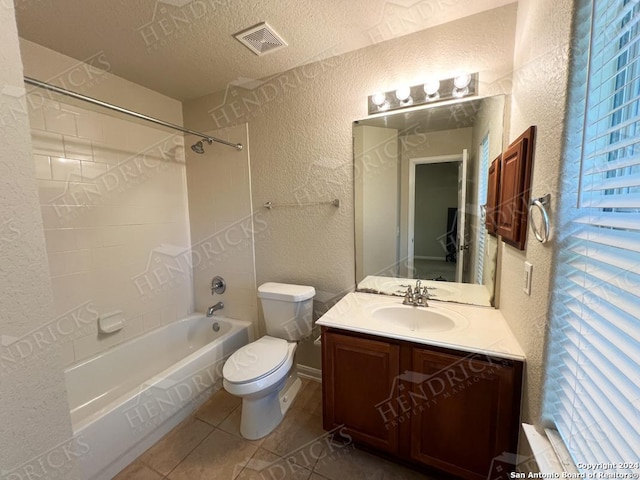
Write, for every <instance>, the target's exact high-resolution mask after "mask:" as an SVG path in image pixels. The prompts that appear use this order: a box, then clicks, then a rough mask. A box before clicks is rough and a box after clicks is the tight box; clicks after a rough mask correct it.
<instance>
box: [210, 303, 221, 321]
mask: <svg viewBox="0 0 640 480" xmlns="http://www.w3.org/2000/svg"><path fill="white" fill-rule="evenodd" d="M223 308H224V303H222V302H218V303H216V304H215V305H211V306H210V307H209V308H208V309H207V317H211V316H213V312H215V311H216V310H222V309H223Z"/></svg>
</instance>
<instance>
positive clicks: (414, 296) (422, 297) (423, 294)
mask: <svg viewBox="0 0 640 480" xmlns="http://www.w3.org/2000/svg"><path fill="white" fill-rule="evenodd" d="M421 283H422V282H420V280H418V281H417V282H416V286H415V288H414V289H412V288H411V287H410V286H409V287H407V293H405V295H404V300H403V301H402V304H403V305H412V306H414V307H428V306H429V303H428V300H429V292H428V291H427V287H424V288H420V285H421Z"/></svg>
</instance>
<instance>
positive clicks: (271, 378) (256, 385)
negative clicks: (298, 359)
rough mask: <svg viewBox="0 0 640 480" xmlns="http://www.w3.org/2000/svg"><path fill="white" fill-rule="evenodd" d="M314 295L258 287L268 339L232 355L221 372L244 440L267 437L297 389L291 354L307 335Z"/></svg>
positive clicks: (302, 289) (278, 286)
mask: <svg viewBox="0 0 640 480" xmlns="http://www.w3.org/2000/svg"><path fill="white" fill-rule="evenodd" d="M315 294H316V291H315V289H314V288H313V287H309V286H304V285H289V284H286V283H274V282H268V283H265V284H263V285H260V287H258V297H259V298H260V302H261V303H262V310H263V312H264V321H265V325H266V331H267V334H266V335H265V336H264V337H262V338H260V339H258V340H256V341H255V342H251V343H250V344H248V345H245V346H244V347H242V348H240V349H239V350H237V351H236V352H235V353H233V354H232V355H231V356H230V357H229V359H228V360H227V361H226V363H225V364H224V367H223V368H222V376H223V385H224V389H225V390H226V391H227V392H229V393H230V394H232V395H236V396H238V397H241V398H242V416H241V420H240V433H241V435H242V436H243V437H244V438H246V439H249V440H257V439H258V438H262V437H264V436H265V435H267V434H269V433H271V432H272V431H273V430H274V429H275V428H276V427H277V426H278V425H279V424H280V422H281V421H282V419H283V418H284V415H285V413H286V412H287V410H288V409H289V406H290V405H291V403H292V402H293V400H294V399H295V397H296V395H297V394H298V391H299V390H300V387H301V385H302V382H301V380H300V379H299V378H298V375H297V371H296V368H295V362H294V354H295V351H296V347H297V342H298V341H300V340H302V339H303V338H304V337H306V336H307V335H309V334H310V333H311V328H312V326H313V297H314V295H315Z"/></svg>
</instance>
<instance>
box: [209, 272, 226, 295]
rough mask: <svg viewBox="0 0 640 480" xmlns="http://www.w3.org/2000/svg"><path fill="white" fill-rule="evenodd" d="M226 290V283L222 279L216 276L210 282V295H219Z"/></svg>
mask: <svg viewBox="0 0 640 480" xmlns="http://www.w3.org/2000/svg"><path fill="white" fill-rule="evenodd" d="M226 289H227V282H225V281H224V278H222V277H220V276H218V275H216V276H215V277H213V279H212V280H211V295H213V294H214V293H217V294H221V293H224V291H225V290H226Z"/></svg>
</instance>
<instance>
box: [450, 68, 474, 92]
mask: <svg viewBox="0 0 640 480" xmlns="http://www.w3.org/2000/svg"><path fill="white" fill-rule="evenodd" d="M470 83H471V75H469V74H468V73H462V74H460V75H458V76H457V77H455V78H454V79H453V86H454V89H453V91H452V92H451V94H452V95H453V96H454V97H456V98H462V97H464V96H465V95H467V94H468V93H469V84H470Z"/></svg>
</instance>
